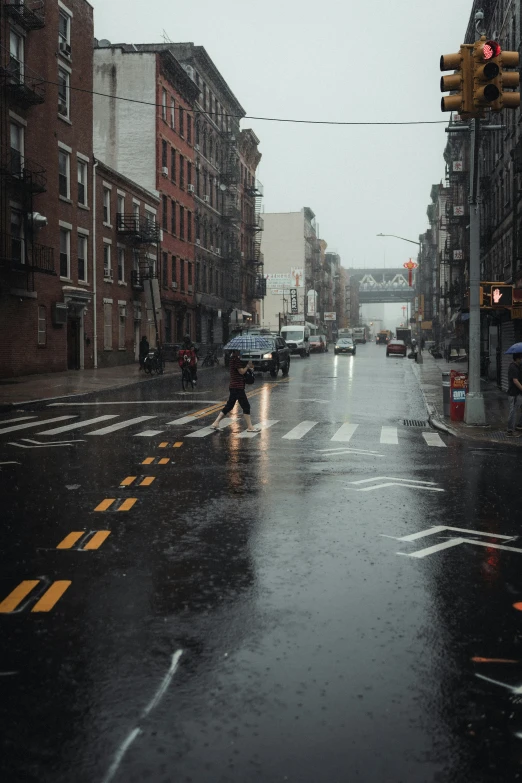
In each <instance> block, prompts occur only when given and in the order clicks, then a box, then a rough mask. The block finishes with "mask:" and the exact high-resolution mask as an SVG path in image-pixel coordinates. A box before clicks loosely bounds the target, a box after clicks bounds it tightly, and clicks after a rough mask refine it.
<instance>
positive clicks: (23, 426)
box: [0, 416, 78, 435]
mask: <svg viewBox="0 0 522 783" xmlns="http://www.w3.org/2000/svg"><path fill="white" fill-rule="evenodd" d="M77 418H78V417H77V416H55V418H54V419H47V420H46V421H30V422H26V423H25V424H15V425H14V427H4V428H3V429H0V435H4V434H5V433H6V432H17V431H18V430H27V429H29V428H30V427H41V426H42V425H44V424H52V423H53V422H55V421H65V420H66V419H77Z"/></svg>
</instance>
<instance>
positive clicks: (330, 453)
mask: <svg viewBox="0 0 522 783" xmlns="http://www.w3.org/2000/svg"><path fill="white" fill-rule="evenodd" d="M317 452H318V454H324V455H325V456H327V457H336V456H337V455H338V454H370V455H371V456H372V457H384V454H379V452H378V451H368V450H367V449H351V448H350V447H349V446H338V447H337V448H335V449H317Z"/></svg>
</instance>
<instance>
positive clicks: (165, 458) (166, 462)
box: [158, 457, 170, 465]
mask: <svg viewBox="0 0 522 783" xmlns="http://www.w3.org/2000/svg"><path fill="white" fill-rule="evenodd" d="M169 462H170V459H167V457H164V458H163V459H160V461H159V462H158V465H168V464H169Z"/></svg>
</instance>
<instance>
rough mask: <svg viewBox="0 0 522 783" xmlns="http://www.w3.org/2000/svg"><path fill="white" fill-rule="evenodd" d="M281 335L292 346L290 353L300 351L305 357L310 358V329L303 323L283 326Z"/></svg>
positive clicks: (300, 354)
mask: <svg viewBox="0 0 522 783" xmlns="http://www.w3.org/2000/svg"><path fill="white" fill-rule="evenodd" d="M281 337H282V338H283V340H284V341H285V342H286V344H287V345H288V347H289V348H290V353H291V354H295V353H298V354H299V356H301V357H302V358H303V359H304V358H305V357H306V358H307V359H309V358H310V329H309V328H308V326H306V325H303V324H291V325H290V326H283V327H282V329H281Z"/></svg>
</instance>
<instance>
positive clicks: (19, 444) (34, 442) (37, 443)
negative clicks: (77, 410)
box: [7, 438, 85, 449]
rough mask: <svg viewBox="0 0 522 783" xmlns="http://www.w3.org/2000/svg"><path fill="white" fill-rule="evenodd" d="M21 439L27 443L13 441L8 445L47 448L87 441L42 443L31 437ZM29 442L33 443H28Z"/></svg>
mask: <svg viewBox="0 0 522 783" xmlns="http://www.w3.org/2000/svg"><path fill="white" fill-rule="evenodd" d="M20 440H23V441H25V443H15V442H14V441H12V442H9V443H8V444H7V445H8V446H16V447H17V448H19V449H45V448H47V447H48V446H72V445H74V444H75V443H85V441H84V440H53V441H49V442H48V443H41V442H40V441H38V440H31V439H30V438H20ZM28 443H29V444H31V445H29V446H28V445H26V444H28Z"/></svg>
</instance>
